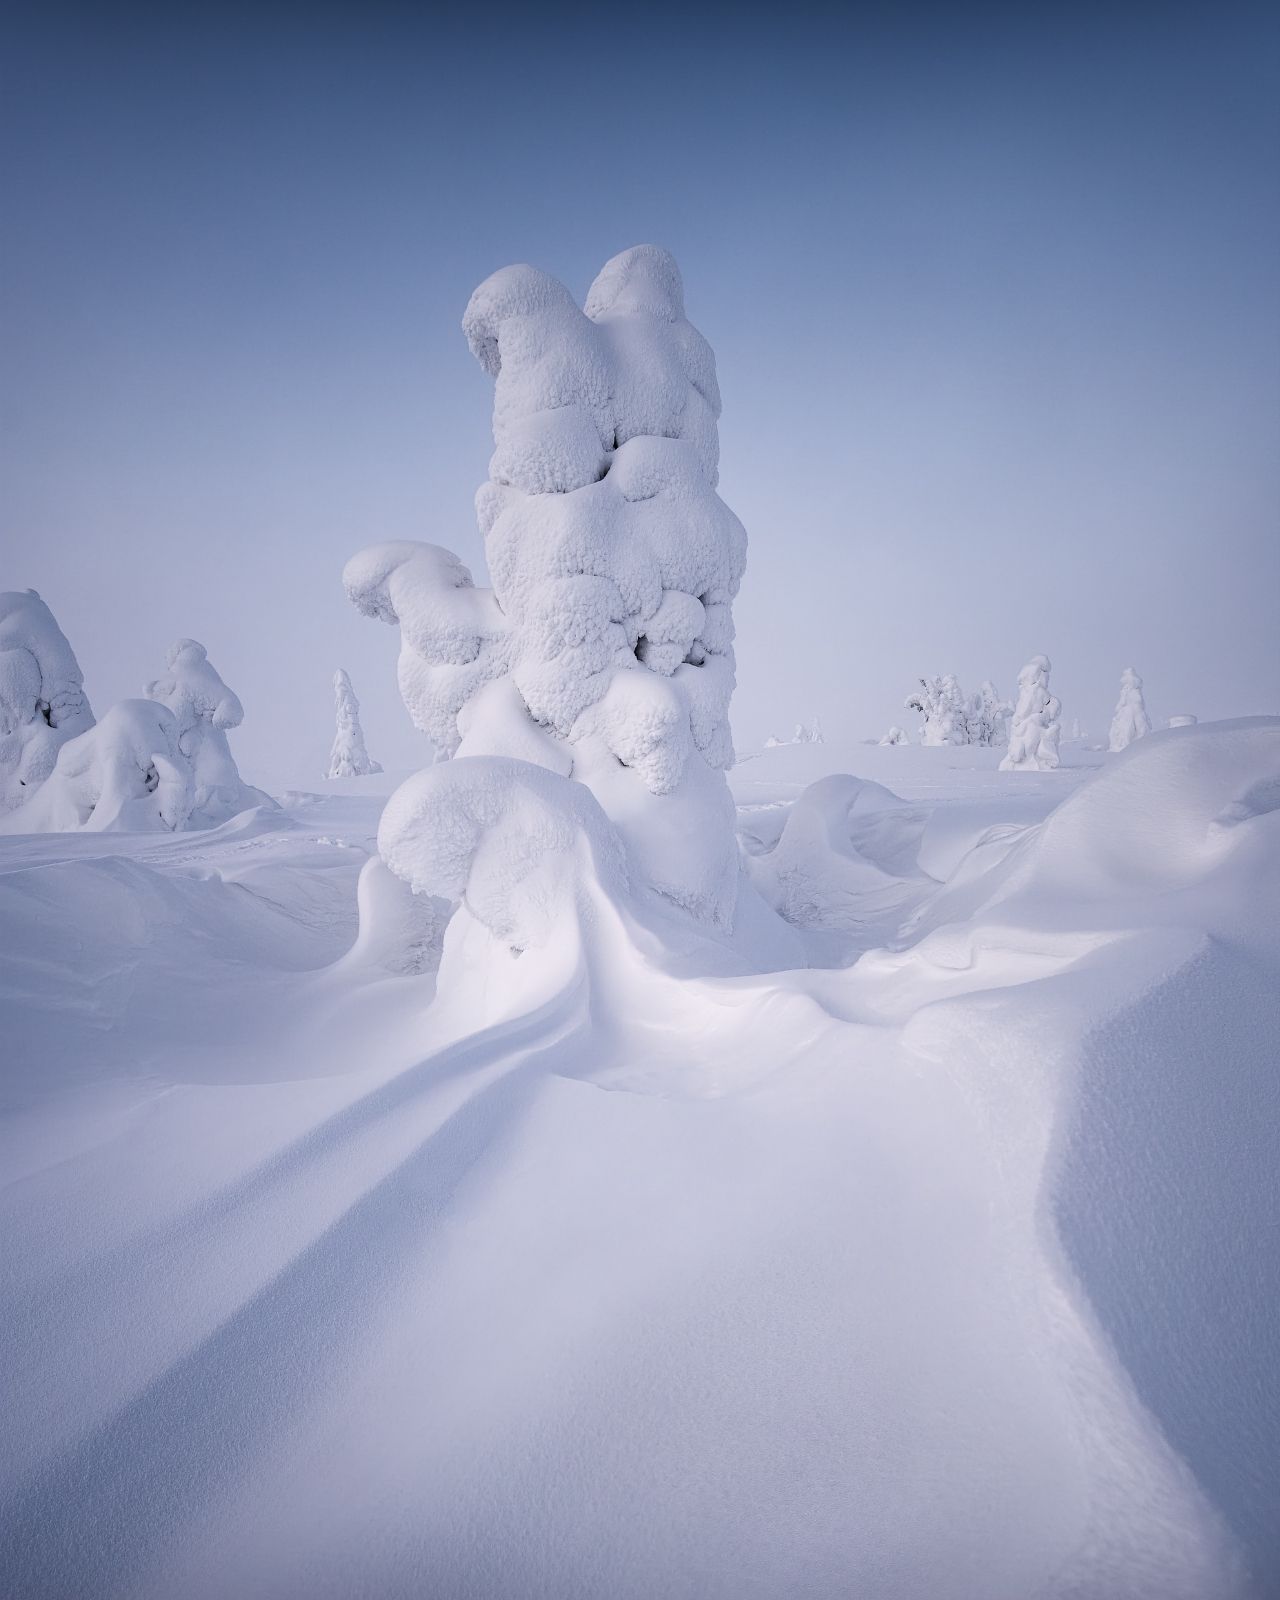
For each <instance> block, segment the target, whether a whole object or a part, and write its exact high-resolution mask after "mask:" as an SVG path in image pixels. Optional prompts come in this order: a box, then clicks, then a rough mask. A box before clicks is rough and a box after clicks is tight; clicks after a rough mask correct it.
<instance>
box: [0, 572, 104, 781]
mask: <svg viewBox="0 0 1280 1600" xmlns="http://www.w3.org/2000/svg"><path fill="white" fill-rule="evenodd" d="M92 726H93V711H92V710H91V708H90V706H89V702H88V700H87V699H86V697H85V692H84V675H83V674H82V673H81V671H80V665H79V663H78V662H77V660H76V658H75V652H74V651H73V650H72V648H71V646H70V644H69V643H68V642H67V638H66V635H65V634H64V633H63V631H62V629H61V628H59V626H58V624H57V623H56V622H55V621H54V619H53V613H52V612H51V611H50V610H49V607H48V606H47V605H46V604H45V603H44V601H43V600H42V599H41V598H40V596H39V595H38V594H37V593H36V591H35V590H34V589H27V590H25V591H21V592H18V591H14V592H10V593H7V594H0V812H4V811H8V810H12V809H13V808H14V807H16V806H20V805H22V804H23V803H24V802H25V801H28V800H30V798H31V797H32V795H33V794H34V793H35V792H36V790H37V789H38V788H39V787H40V785H41V784H42V783H43V782H44V781H45V779H46V778H48V776H49V774H50V773H51V772H52V771H53V768H54V763H55V762H56V761H57V759H58V751H59V750H60V749H61V748H62V746H63V745H64V744H66V743H67V741H68V740H70V739H74V738H76V737H77V735H79V734H82V733H84V732H85V730H86V729H88V728H91V727H92Z"/></svg>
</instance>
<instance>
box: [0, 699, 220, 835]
mask: <svg viewBox="0 0 1280 1600" xmlns="http://www.w3.org/2000/svg"><path fill="white" fill-rule="evenodd" d="M194 800H195V793H194V775H193V773H192V768H191V763H190V761H188V759H187V757H186V756H185V755H184V754H183V753H182V750H181V749H180V747H179V734H178V721H177V718H176V717H175V716H174V715H173V713H172V712H171V711H170V710H169V709H168V707H167V706H163V705H157V704H156V703H155V702H153V701H151V700H120V701H118V702H117V703H116V704H115V705H113V706H112V707H111V709H110V710H109V711H108V712H107V713H106V714H105V716H104V717H103V718H102V721H101V722H99V723H96V724H95V725H94V726H93V727H91V728H90V729H88V731H87V732H85V733H82V734H79V735H78V736H77V737H76V738H74V739H70V740H68V742H67V743H66V744H64V745H63V746H62V748H61V750H59V752H58V759H57V762H56V764H55V766H54V769H53V771H52V772H51V773H50V775H49V777H48V778H47V779H46V780H45V782H44V783H43V784H42V785H41V787H40V788H39V789H38V790H37V791H36V793H35V794H34V795H33V796H32V798H31V799H30V800H29V801H28V802H27V804H26V805H25V806H23V807H22V809H21V810H20V811H17V812H14V813H13V814H11V815H10V816H9V817H7V818H6V819H5V822H4V824H3V826H4V830H5V831H7V832H11V833H16V832H21V833H63V832H69V831H71V830H73V829H76V828H85V829H88V830H89V831H91V832H104V831H107V830H111V831H119V832H131V833H132V832H148V831H152V830H164V829H168V830H170V831H176V830H178V829H180V828H185V827H186V826H187V824H188V822H189V820H190V818H191V812H192V805H193V802H194Z"/></svg>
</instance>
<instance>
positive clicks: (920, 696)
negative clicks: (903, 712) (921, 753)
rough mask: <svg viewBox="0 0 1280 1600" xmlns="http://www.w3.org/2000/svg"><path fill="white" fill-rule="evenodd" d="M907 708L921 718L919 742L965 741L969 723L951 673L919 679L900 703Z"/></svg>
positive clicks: (966, 742) (961, 742)
mask: <svg viewBox="0 0 1280 1600" xmlns="http://www.w3.org/2000/svg"><path fill="white" fill-rule="evenodd" d="M904 704H905V705H906V708H907V710H908V711H918V712H919V713H920V714H921V716H922V717H923V718H924V721H923V723H922V724H921V727H920V743H921V744H928V745H946V744H968V742H969V726H968V717H967V713H966V707H965V701H964V693H963V691H962V690H961V688H960V685H959V683H958V682H957V681H956V677H955V674H954V673H951V672H948V673H945V674H944V675H943V676H942V677H940V678H921V679H920V687H919V688H918V689H917V690H916V691H915V692H914V694H909V695H908V696H907V698H906V701H905V702H904Z"/></svg>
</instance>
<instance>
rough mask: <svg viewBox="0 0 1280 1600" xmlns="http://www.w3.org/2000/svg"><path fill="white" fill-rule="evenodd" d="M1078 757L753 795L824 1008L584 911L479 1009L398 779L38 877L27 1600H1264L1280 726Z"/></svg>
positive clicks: (952, 766)
mask: <svg viewBox="0 0 1280 1600" xmlns="http://www.w3.org/2000/svg"><path fill="white" fill-rule="evenodd" d="M1062 753H1063V766H1062V767H1061V768H1059V769H1058V770H1056V771H1051V772H1042V773H1037V772H1015V773H999V772H997V770H996V767H997V763H998V761H999V759H1000V756H1001V754H1002V752H1001V751H1000V750H991V749H978V748H974V747H959V748H928V749H925V748H920V747H917V746H894V747H876V746H870V745H854V746H845V747H841V746H838V745H831V744H806V745H797V746H782V747H779V748H776V749H772V750H769V751H766V752H764V753H762V754H759V755H755V756H750V757H748V758H746V759H743V760H741V761H740V762H739V764H738V766H737V767H736V768H735V769H734V771H733V772H732V773H731V775H730V781H731V785H732V788H733V792H734V797H735V800H736V802H737V805H738V822H739V837H740V840H741V842H742V845H743V852H744V858H745V859H746V860H747V861H748V863H749V866H750V872H751V878H752V881H753V883H754V885H755V887H756V889H757V890H758V891H759V895H760V897H762V898H763V900H765V901H768V902H770V903H771V904H773V905H775V906H778V907H780V908H782V909H784V910H786V911H787V912H788V914H789V915H791V916H792V918H793V920H794V921H797V922H801V923H803V925H804V926H803V928H802V930H801V931H800V932H798V933H796V935H795V941H794V946H793V947H788V948H787V950H786V951H785V952H782V953H783V954H787V955H788V956H789V958H790V959H788V960H786V961H783V960H782V959H780V953H779V947H778V946H777V944H776V939H775V942H774V943H773V944H771V943H770V938H772V937H773V935H770V936H769V937H766V936H765V931H763V920H762V932H761V935H760V937H759V938H758V939H757V940H755V941H754V942H753V940H752V939H751V938H750V937H740V938H738V939H736V940H730V939H728V938H726V937H723V936H721V935H719V934H717V933H716V932H715V931H714V930H712V929H707V930H705V931H701V932H700V931H697V930H696V929H694V928H693V927H692V925H690V924H689V923H688V922H687V921H685V922H680V921H678V919H677V918H676V917H675V916H674V914H673V913H672V912H671V910H670V908H669V907H664V905H663V904H662V903H661V902H660V901H659V899H658V898H657V897H655V896H653V895H652V894H649V893H646V892H641V891H636V892H634V893H624V892H623V891H622V890H620V889H619V888H618V887H617V886H616V885H615V884H614V883H612V882H611V880H609V878H608V876H607V874H605V873H603V872H601V873H600V874H598V875H593V874H592V873H591V872H590V871H588V869H586V868H582V869H581V873H582V877H581V882H580V884H579V888H578V890H577V892H576V897H575V898H572V899H571V901H569V902H567V903H566V905H565V906H563V907H561V908H560V910H559V911H558V912H557V915H558V917H559V921H558V922H557V923H556V925H555V931H554V937H553V938H551V939H550V940H549V941H548V942H546V943H545V944H544V945H543V946H541V947H540V948H536V949H534V948H530V949H527V950H525V951H524V952H523V954H520V955H519V956H516V955H515V954H514V953H512V954H510V955H509V956H505V957H504V959H505V960H506V965H505V966H503V965H500V964H498V963H496V962H495V961H493V960H477V961H475V962H474V963H472V964H470V965H468V964H467V962H466V961H465V960H463V959H462V958H463V957H465V956H466V955H467V950H466V948H463V947H460V946H455V947H452V948H451V947H449V946H448V944H446V950H445V960H446V962H449V961H452V962H453V963H454V967H453V970H454V973H455V975H456V974H458V973H462V974H463V975H464V977H463V980H462V981H460V982H459V983H457V984H455V985H454V986H453V988H452V990H446V989H445V987H444V986H443V985H442V992H441V994H440V996H439V997H438V999H437V997H436V995H435V982H436V980H435V965H436V961H437V959H438V955H439V929H438V928H436V927H434V926H433V924H432V922H431V918H430V916H429V915H428V916H426V917H425V919H424V920H423V922H422V924H421V926H420V928H419V934H420V938H419V939H418V942H417V943H416V944H415V943H414V940H413V939H412V938H409V939H405V938H401V939H398V940H391V941H387V940H386V939H383V940H381V941H380V940H379V939H378V938H377V937H370V936H369V929H368V928H366V930H365V933H364V934H362V935H361V937H360V938H359V939H357V934H358V932H359V927H358V919H357V880H358V879H359V877H360V872H361V868H362V866H363V865H364V863H365V862H366V860H367V859H368V857H369V855H370V853H371V852H372V851H373V848H374V839H375V835H376V832H377V827H378V821H379V816H380V813H381V810H382V806H383V803H384V800H385V798H386V796H388V795H389V794H390V793H391V792H392V791H393V790H394V788H395V787H396V786H397V784H398V783H399V782H400V781H401V779H402V778H403V777H404V776H405V774H403V773H389V774H381V775H378V776H374V777H369V778H364V779H350V780H345V781H339V782H334V783H329V784H326V785H324V786H323V787H324V792H323V793H322V794H321V793H317V792H315V790H316V789H317V788H318V786H317V785H315V784H314V783H312V782H311V780H310V778H309V776H308V775H303V774H300V775H299V783H300V786H301V787H300V788H299V790H297V791H294V792H290V793H288V794H284V795H277V796H276V798H277V799H278V800H279V801H280V803H281V806H282V808H283V809H282V810H281V811H274V810H267V809H260V810H257V811H251V812H248V813H245V814H243V815H241V816H239V817H237V818H236V819H235V820H233V821H231V822H228V823H226V824H224V825H223V826H221V827H218V828H215V829H212V830H209V831H205V832H186V833H180V834H167V833H146V834H124V833H77V834H42V835H20V834H8V835H4V836H0V941H2V943H0V948H2V950H3V955H2V957H0V1028H2V1032H0V1037H2V1038H3V1041H4V1071H3V1083H2V1086H0V1087H2V1092H3V1118H2V1120H0V1174H2V1175H3V1189H2V1190H0V1208H2V1210H0V1216H2V1222H3V1239H4V1252H3V1263H4V1264H3V1273H4V1277H3V1295H4V1308H3V1323H2V1325H0V1337H2V1340H3V1350H2V1364H3V1370H4V1373H5V1382H4V1390H3V1394H4V1398H3V1418H2V1422H0V1433H2V1437H3V1439H4V1447H3V1452H2V1453H0V1459H2V1470H3V1481H2V1482H0V1550H2V1555H0V1571H2V1572H3V1573H4V1574H5V1583H4V1587H5V1592H7V1593H12V1594H14V1595H21V1596H24V1597H26V1596H44V1595H49V1596H72V1595H86V1596H87V1595H93V1596H95V1597H108V1596H115V1595H120V1596H130V1597H166V1600H168V1597H173V1596H178V1595H181V1596H184V1597H210V1600H213V1597H219V1600H222V1597H225V1596H228V1595H236V1596H245V1597H247V1596H274V1597H286V1596H287V1597H293V1596H308V1597H322V1596H340V1595H341V1596H348V1595H356V1594H362V1595H376V1596H379V1597H394V1596H406V1597H407V1596H422V1595H431V1596H435V1597H441V1600H446V1597H447V1600H452V1597H464V1596H465V1597H474V1600H490V1597H494V1600H496V1597H510V1600H516V1597H522V1600H523V1597H530V1596H545V1597H547V1600H552V1597H555V1600H571V1597H593V1600H594V1597H606V1596H607V1597H610V1600H651V1597H657V1596H689V1597H694V1596H697V1597H725V1600H745V1597H752V1596H755V1597H769V1600H773V1597H782V1596H788V1597H792V1596H804V1597H814V1600H832V1597H835V1596H852V1595H865V1596H868V1597H875V1600H895V1597H901V1600H919V1597H923V1596H929V1597H931V1600H970V1597H972V1600H1001V1597H1008V1600H1028V1597H1031V1596H1040V1595H1044V1596H1068V1595H1070V1596H1079V1597H1090V1600H1093V1597H1097V1600H1126V1597H1141V1600H1148V1597H1150V1600H1176V1597H1180V1596H1185V1597H1197V1600H1227V1597H1230V1596H1234V1595H1237V1594H1239V1595H1246V1594H1259V1595H1262V1594H1268V1593H1276V1592H1280V1533H1278V1531H1277V1530H1280V1505H1278V1496H1277V1484H1278V1482H1280V1384H1278V1380H1277V1371H1278V1370H1280V1359H1278V1358H1280V1338H1278V1336H1277V1325H1276V1318H1277V1313H1276V1307H1277V1305H1280V1245H1278V1243H1277V1240H1278V1239H1280V1234H1278V1232H1277V1229H1278V1228H1280V1204H1278V1200H1277V1180H1276V1170H1277V1165H1276V1161H1275V1149H1276V1137H1277V1129H1278V1126H1280V1116H1278V1111H1280V1083H1278V1082H1277V1076H1276V1062H1275V1044H1276V1040H1277V1038H1280V983H1278V982H1277V976H1278V969H1280V933H1278V930H1277V924H1276V906H1277V904H1278V903H1280V901H1278V899H1277V890H1278V889H1280V832H1278V831H1277V830H1278V825H1280V809H1277V807H1278V806H1280V719H1254V720H1252V721H1246V722H1239V723H1232V724H1216V725H1206V726H1202V727H1199V728H1186V729H1179V730H1176V731H1173V732H1168V733H1161V734H1156V735H1152V736H1149V737H1147V738H1144V739H1141V740H1139V741H1137V743H1136V744H1135V745H1134V746H1133V747H1131V748H1130V749H1129V750H1128V751H1126V752H1124V753H1123V754H1121V755H1116V756H1112V755H1103V754H1101V753H1098V752H1087V751H1084V750H1082V749H1080V748H1079V747H1078V746H1072V745H1071V744H1069V743H1068V744H1067V745H1065V746H1064V748H1063V752H1062ZM840 774H855V775H856V777H857V779H858V780H863V781H862V782H853V781H850V780H846V779H842V778H840V777H839V776H833V775H840ZM824 778H826V779H829V781H828V782H826V783H823V784H822V785H821V786H820V787H819V788H818V789H813V788H811V787H810V786H811V785H813V784H814V783H816V782H818V780H821V779H824ZM806 790H807V791H808V792H807V794H806V793H805V791H806ZM802 794H804V799H803V800H801V799H800V797H801V795H802ZM798 800H799V801H800V803H799V804H796V802H797V801H798ZM368 884H369V880H368V879H366V880H365V887H362V888H361V891H360V892H361V894H367V893H369V892H372V891H371V890H369V889H368ZM375 887H376V885H375ZM757 903H759V902H758V901H753V900H751V899H748V898H744V901H743V904H744V905H745V906H747V907H748V908H749V906H750V905H751V904H757ZM402 911H403V908H402ZM743 915H744V916H747V915H749V909H748V910H747V911H744V912H743ZM374 931H375V932H376V928H375V929H374ZM749 932H750V930H748V933H749ZM453 937H454V929H453V928H451V930H450V938H453ZM406 952H407V954H406ZM477 1017H483V1018H484V1019H485V1020H484V1021H483V1023H482V1024H481V1025H479V1026H477V1023H476V1018H477Z"/></svg>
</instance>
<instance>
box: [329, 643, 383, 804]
mask: <svg viewBox="0 0 1280 1600" xmlns="http://www.w3.org/2000/svg"><path fill="white" fill-rule="evenodd" d="M333 695H334V702H335V711H336V714H337V719H338V731H337V733H336V734H335V735H334V739H333V749H332V750H331V751H330V752H329V771H328V772H327V773H326V774H325V776H326V777H329V778H365V777H368V776H370V775H371V774H372V773H375V772H381V771H382V767H381V764H380V763H379V762H377V761H374V760H371V759H370V756H369V752H368V751H367V750H366V749H365V746H364V729H363V728H362V727H361V726H360V702H359V701H358V700H357V699H356V692H355V690H354V689H353V688H352V687H351V679H350V678H349V677H348V676H347V673H346V669H345V668H343V667H339V668H338V670H337V671H336V672H335V673H334V675H333Z"/></svg>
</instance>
